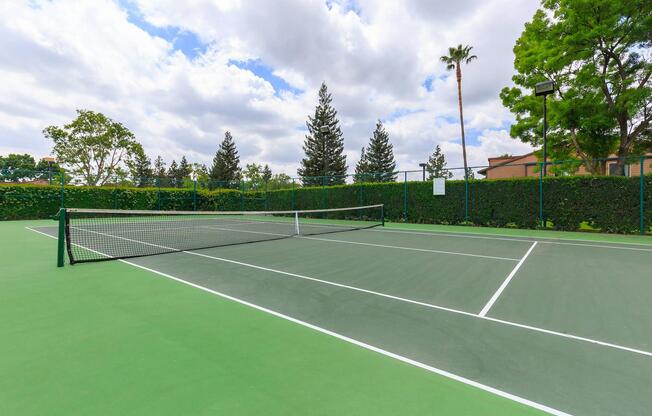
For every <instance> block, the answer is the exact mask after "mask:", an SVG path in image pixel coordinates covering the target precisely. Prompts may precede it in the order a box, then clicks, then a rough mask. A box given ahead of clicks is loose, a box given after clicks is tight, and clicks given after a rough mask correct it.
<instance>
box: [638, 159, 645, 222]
mask: <svg viewBox="0 0 652 416" xmlns="http://www.w3.org/2000/svg"><path fill="white" fill-rule="evenodd" d="M644 164H645V156H641V158H640V160H639V165H640V166H639V169H640V170H639V175H640V176H639V194H640V195H639V209H640V212H639V216H640V218H639V221H640V229H641V230H640V233H641V235H645V169H644Z"/></svg>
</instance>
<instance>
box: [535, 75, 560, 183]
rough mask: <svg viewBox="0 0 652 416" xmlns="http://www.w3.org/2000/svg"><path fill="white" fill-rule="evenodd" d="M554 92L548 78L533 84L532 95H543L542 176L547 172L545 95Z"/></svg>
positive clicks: (553, 84)
mask: <svg viewBox="0 0 652 416" xmlns="http://www.w3.org/2000/svg"><path fill="white" fill-rule="evenodd" d="M554 92H555V82H554V81H551V80H548V81H543V82H538V83H537V84H536V85H535V86H534V95H536V96H537V97H538V96H540V95H543V176H544V177H545V176H546V173H547V172H548V169H547V168H548V137H547V133H548V109H547V106H546V97H547V96H548V94H552V93H554Z"/></svg>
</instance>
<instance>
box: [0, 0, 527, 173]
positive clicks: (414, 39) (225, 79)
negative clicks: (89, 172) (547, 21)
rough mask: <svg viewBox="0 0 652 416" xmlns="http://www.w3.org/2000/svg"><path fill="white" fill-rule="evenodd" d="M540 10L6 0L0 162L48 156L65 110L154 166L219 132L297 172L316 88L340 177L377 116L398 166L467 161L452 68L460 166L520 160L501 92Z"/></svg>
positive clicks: (203, 147) (388, 2)
mask: <svg viewBox="0 0 652 416" xmlns="http://www.w3.org/2000/svg"><path fill="white" fill-rule="evenodd" d="M538 5H539V4H538V1H537V0H457V1H455V2H451V1H449V0H402V1H394V0H339V1H337V0H326V1H324V0H274V1H269V0H192V1H191V0H188V1H178V0H120V1H118V0H116V1H112V0H52V1H40V0H25V1H21V0H9V1H2V2H0V51H2V59H0V155H3V154H7V153H30V154H32V155H34V156H35V157H36V158H40V157H42V156H45V155H48V154H49V153H50V152H51V147H52V144H51V143H50V142H49V141H48V140H47V139H45V138H44V136H43V134H42V130H43V128H45V127H46V126H49V125H59V126H61V125H64V124H66V123H68V122H70V121H71V120H72V119H74V117H75V116H76V113H75V111H76V109H86V110H93V111H99V112H102V113H104V114H105V115H107V116H108V117H110V118H112V119H113V120H116V121H119V122H121V123H122V124H124V125H125V126H126V127H127V128H129V129H130V130H131V131H132V132H133V133H134V134H135V135H136V138H137V140H138V141H139V142H140V143H141V144H142V145H143V147H144V148H145V151H146V153H147V154H148V155H149V156H150V157H151V158H152V160H153V159H154V158H155V157H156V156H157V155H161V156H162V157H163V158H164V159H165V160H166V161H167V163H168V165H169V163H170V162H171V161H172V159H176V160H177V161H178V160H179V159H180V158H181V156H182V155H185V156H186V157H187V158H188V160H189V161H190V162H196V163H206V164H209V165H210V162H211V160H212V157H213V155H214V154H215V151H216V150H217V147H218V145H219V143H220V141H221V140H222V139H223V137H224V132H225V131H226V130H229V131H231V133H232V134H233V136H234V139H235V141H236V144H237V147H238V151H239V153H240V158H241V163H242V165H243V166H244V164H246V163H254V162H255V163H261V164H269V166H270V167H271V168H272V170H273V171H274V172H275V173H281V172H283V173H286V174H289V175H290V176H296V169H297V167H298V166H299V162H300V160H301V158H302V157H303V150H302V145H303V141H304V138H305V134H306V126H305V123H306V121H307V119H308V116H309V115H312V114H313V113H314V109H315V105H316V104H317V91H318V89H319V86H320V84H321V83H322V82H326V84H327V85H328V88H329V91H330V93H331V94H332V96H333V105H334V107H335V109H336V110H337V111H338V117H339V120H340V123H341V127H342V131H343V133H344V140H345V152H346V154H347V164H348V167H349V172H353V170H354V169H355V163H356V162H357V160H358V158H359V154H360V149H361V147H362V146H364V145H366V143H367V142H368V141H369V137H370V136H371V134H372V132H373V129H374V126H375V123H376V121H377V120H381V121H382V122H383V123H384V124H385V126H386V129H387V131H388V132H389V134H390V139H391V142H392V143H393V145H394V153H395V157H396V160H397V165H398V169H400V170H412V169H419V167H418V164H419V163H421V162H424V161H427V158H428V155H429V154H431V153H432V151H433V150H434V148H435V146H436V145H440V146H441V148H442V150H443V152H444V154H445V155H446V159H447V161H448V166H449V167H456V166H461V165H462V148H461V139H460V127H459V114H458V105H457V87H456V80H455V74H454V73H453V72H449V71H447V70H446V68H445V66H444V65H443V64H442V63H441V62H440V61H439V57H440V56H441V55H444V54H446V53H447V51H448V47H449V46H454V45H458V44H465V45H466V44H468V45H472V46H473V53H474V54H475V55H477V56H478V59H477V60H476V61H474V62H472V63H470V64H469V65H465V66H464V67H463V81H462V87H463V98H464V116H465V126H466V135H467V152H468V159H469V164H470V165H485V164H486V163H487V158H488V157H493V156H498V155H501V154H504V153H510V154H523V153H527V152H529V151H531V150H532V149H531V148H530V146H529V145H528V144H524V143H521V142H520V141H519V140H517V139H513V138H510V137H509V127H510V125H511V123H512V122H513V115H512V114H511V113H510V112H509V111H508V110H507V109H505V108H504V107H503V106H502V104H501V101H500V98H499V92H500V90H501V89H502V88H503V87H505V86H510V85H512V82H511V77H512V75H513V73H514V69H513V60H514V55H513V52H512V49H513V47H514V43H515V41H516V39H517V38H518V37H519V35H520V34H521V32H522V31H523V29H524V25H525V23H526V22H528V21H529V20H530V19H531V18H532V16H533V14H534V12H535V10H536V9H537V7H538Z"/></svg>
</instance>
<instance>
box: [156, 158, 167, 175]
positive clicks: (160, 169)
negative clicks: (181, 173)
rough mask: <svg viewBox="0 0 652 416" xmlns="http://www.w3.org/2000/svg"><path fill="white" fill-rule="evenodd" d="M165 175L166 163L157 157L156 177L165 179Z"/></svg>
mask: <svg viewBox="0 0 652 416" xmlns="http://www.w3.org/2000/svg"><path fill="white" fill-rule="evenodd" d="M165 175H166V173H165V162H164V161H163V158H162V157H161V156H156V160H155V161H154V176H156V177H157V178H164V177H165Z"/></svg>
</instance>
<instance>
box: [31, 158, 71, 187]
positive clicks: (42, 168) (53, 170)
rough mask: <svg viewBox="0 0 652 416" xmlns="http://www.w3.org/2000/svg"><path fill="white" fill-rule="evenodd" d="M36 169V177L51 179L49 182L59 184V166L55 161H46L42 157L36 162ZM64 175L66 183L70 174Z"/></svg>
mask: <svg viewBox="0 0 652 416" xmlns="http://www.w3.org/2000/svg"><path fill="white" fill-rule="evenodd" d="M36 171H37V172H38V176H37V178H38V179H48V180H50V179H52V182H51V184H59V183H61V174H62V173H61V171H62V169H61V166H59V164H58V163H57V162H56V161H55V162H47V161H46V160H44V159H41V160H39V161H38V163H37V164H36ZM63 175H64V180H65V181H66V182H65V183H68V181H69V180H70V179H71V178H70V175H66V174H65V173H63Z"/></svg>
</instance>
